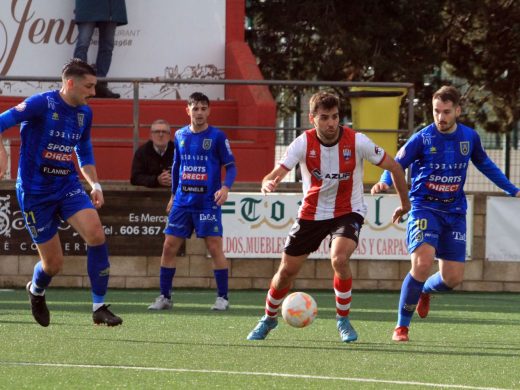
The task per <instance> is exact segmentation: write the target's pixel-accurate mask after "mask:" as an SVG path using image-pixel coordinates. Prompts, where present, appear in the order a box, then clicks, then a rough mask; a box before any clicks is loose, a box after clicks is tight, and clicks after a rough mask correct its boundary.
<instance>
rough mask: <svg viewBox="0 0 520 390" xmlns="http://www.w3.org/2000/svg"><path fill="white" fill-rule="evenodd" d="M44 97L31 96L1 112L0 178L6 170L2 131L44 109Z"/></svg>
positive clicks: (5, 153) (5, 152)
mask: <svg viewBox="0 0 520 390" xmlns="http://www.w3.org/2000/svg"><path fill="white" fill-rule="evenodd" d="M45 104H46V102H45V99H44V98H42V97H41V96H39V95H35V96H32V97H30V98H28V99H26V100H25V101H23V102H22V103H20V104H18V105H17V106H16V107H13V108H11V109H9V110H7V111H5V112H3V113H2V114H0V179H1V178H2V177H3V176H4V175H5V173H6V172H7V162H8V161H7V150H6V149H5V147H4V144H3V141H2V133H3V132H4V131H5V130H7V129H8V128H10V127H13V126H14V125H16V124H18V123H21V122H23V121H26V120H29V119H30V118H32V117H33V116H35V115H39V114H40V113H41V112H43V111H44V110H45V107H46V105H45Z"/></svg>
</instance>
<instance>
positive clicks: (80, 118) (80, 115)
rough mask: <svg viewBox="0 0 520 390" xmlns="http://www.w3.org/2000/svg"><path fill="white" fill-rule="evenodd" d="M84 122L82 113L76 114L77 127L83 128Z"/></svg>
mask: <svg viewBox="0 0 520 390" xmlns="http://www.w3.org/2000/svg"><path fill="white" fill-rule="evenodd" d="M84 122H85V114H84V113H82V112H78V126H79V127H83V123H84Z"/></svg>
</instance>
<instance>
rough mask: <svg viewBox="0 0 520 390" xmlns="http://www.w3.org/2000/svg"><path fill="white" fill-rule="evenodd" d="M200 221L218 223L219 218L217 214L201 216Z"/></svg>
mask: <svg viewBox="0 0 520 390" xmlns="http://www.w3.org/2000/svg"><path fill="white" fill-rule="evenodd" d="M199 221H211V222H217V216H216V215H215V214H199Z"/></svg>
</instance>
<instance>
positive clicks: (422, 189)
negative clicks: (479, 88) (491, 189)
mask: <svg viewBox="0 0 520 390" xmlns="http://www.w3.org/2000/svg"><path fill="white" fill-rule="evenodd" d="M395 160H396V161H397V162H398V163H399V164H401V166H402V167H403V169H406V168H408V167H409V166H410V165H411V178H412V182H411V189H410V201H411V203H412V208H414V209H421V208H426V209H434V210H437V211H442V212H448V213H457V214H465V213H466V208H467V205H466V196H465V194H464V183H465V182H466V175H467V172H468V165H469V162H470V161H471V162H472V163H473V164H475V166H476V167H477V169H478V170H480V171H481V172H482V173H483V174H484V175H486V176H487V177H488V178H489V179H490V180H491V181H492V182H493V183H495V184H496V185H497V186H498V187H500V188H502V189H503V190H504V191H505V192H506V193H508V194H509V195H511V196H514V195H516V193H517V192H518V191H519V189H518V188H517V187H515V186H514V185H513V184H512V183H511V182H510V181H509V180H508V179H507V177H506V176H505V175H504V174H503V173H502V171H501V170H500V169H499V168H498V167H497V166H496V165H495V164H494V163H493V162H492V161H491V160H490V159H489V157H488V156H487V154H486V152H485V151H484V149H483V148H482V144H481V142H480V137H479V135H478V133H477V132H476V131H475V130H473V129H471V128H469V127H467V126H464V125H462V124H460V123H457V129H456V130H455V131H454V132H453V133H451V134H443V133H441V132H439V131H438V130H437V127H436V126H435V124H433V123H432V124H431V125H429V126H427V127H425V128H424V129H422V130H421V131H419V132H417V133H416V134H414V135H413V136H412V137H411V138H410V139H409V140H408V142H407V143H406V144H405V145H404V146H403V147H402V148H401V149H400V150H399V152H398V153H397V156H396V159H395ZM381 181H382V182H385V183H387V184H389V185H391V184H392V179H391V177H390V173H389V172H388V171H385V172H384V173H383V176H382V177H381Z"/></svg>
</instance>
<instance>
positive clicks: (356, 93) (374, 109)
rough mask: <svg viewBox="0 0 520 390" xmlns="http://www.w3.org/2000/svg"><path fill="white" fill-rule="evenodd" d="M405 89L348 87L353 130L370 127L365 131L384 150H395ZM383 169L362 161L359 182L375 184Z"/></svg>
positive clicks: (391, 151) (389, 151) (388, 151)
mask: <svg viewBox="0 0 520 390" xmlns="http://www.w3.org/2000/svg"><path fill="white" fill-rule="evenodd" d="M406 93H407V89H406V88H392V87H352V88H350V93H349V95H350V101H351V106H352V126H353V127H354V129H355V130H360V131H362V132H363V130H371V131H369V132H365V134H366V135H367V136H368V137H369V138H370V139H371V140H372V141H374V143H375V144H376V145H378V146H380V147H382V148H383V149H384V150H385V152H386V153H388V154H389V155H390V156H392V157H394V156H395V154H396V153H397V140H398V133H397V130H398V129H399V107H400V105H401V100H402V98H403V96H405V95H406ZM382 172H383V171H382V170H381V169H380V168H378V167H376V166H374V165H372V164H371V163H369V162H366V163H365V166H364V176H363V181H364V183H367V184H373V183H377V182H378V181H379V177H380V176H381V173H382Z"/></svg>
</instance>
